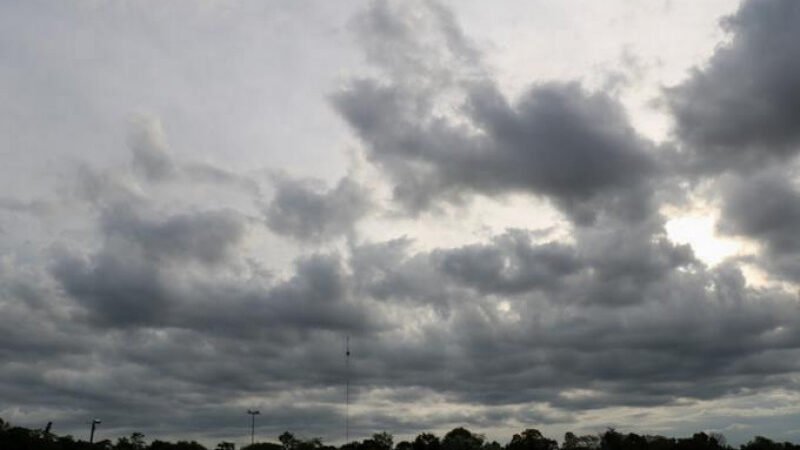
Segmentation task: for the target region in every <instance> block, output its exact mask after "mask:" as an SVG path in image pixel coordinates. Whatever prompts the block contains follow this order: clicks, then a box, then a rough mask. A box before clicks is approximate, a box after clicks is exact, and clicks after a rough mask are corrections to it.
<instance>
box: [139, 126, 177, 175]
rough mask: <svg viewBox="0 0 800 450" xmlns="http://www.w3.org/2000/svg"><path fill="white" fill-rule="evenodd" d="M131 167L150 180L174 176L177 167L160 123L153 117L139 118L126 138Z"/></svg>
mask: <svg viewBox="0 0 800 450" xmlns="http://www.w3.org/2000/svg"><path fill="white" fill-rule="evenodd" d="M128 146H129V147H130V149H131V153H132V154H133V160H132V164H133V168H134V170H136V171H137V172H139V173H141V174H142V175H143V176H144V177H145V178H147V179H148V180H151V181H164V180H168V179H170V178H172V177H174V176H175V175H176V174H177V171H178V168H177V167H176V165H175V162H174V161H173V159H172V157H171V156H170V154H169V149H168V148H167V144H166V141H165V137H164V133H163V130H162V129H161V124H160V123H159V122H158V121H157V120H155V119H149V120H148V119H145V118H142V119H140V120H139V123H138V124H137V126H135V127H134V128H133V130H132V131H131V134H130V136H129V138H128Z"/></svg>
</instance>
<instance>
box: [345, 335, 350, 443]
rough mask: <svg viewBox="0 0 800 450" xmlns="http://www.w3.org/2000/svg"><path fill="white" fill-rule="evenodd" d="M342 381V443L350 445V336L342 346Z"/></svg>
mask: <svg viewBox="0 0 800 450" xmlns="http://www.w3.org/2000/svg"><path fill="white" fill-rule="evenodd" d="M344 348H345V351H344V379H345V391H344V392H345V394H344V401H345V407H344V408H345V409H344V443H345V444H349V443H350V336H347V337H346V338H345V344H344Z"/></svg>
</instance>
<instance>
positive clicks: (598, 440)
mask: <svg viewBox="0 0 800 450" xmlns="http://www.w3.org/2000/svg"><path fill="white" fill-rule="evenodd" d="M0 449H2V450H209V449H208V448H207V447H205V446H203V445H201V444H199V443H197V442H195V441H178V442H166V441H161V440H154V441H152V442H149V443H148V442H147V441H146V440H145V436H144V435H143V434H142V433H133V434H131V435H130V436H127V437H121V438H118V439H117V440H116V442H112V441H110V440H108V439H105V440H102V441H99V442H95V443H89V442H87V441H83V440H77V439H75V438H74V437H72V436H69V435H66V436H58V435H55V434H53V433H51V432H50V431H49V430H33V429H28V428H24V427H19V426H12V425H11V424H9V423H8V422H5V421H3V419H0ZM214 450H236V445H235V444H234V443H231V442H220V443H219V444H217V446H216V447H215V448H214ZM240 450H736V449H735V448H734V447H732V446H730V445H728V444H727V442H726V441H725V438H724V436H722V435H720V434H716V433H711V434H706V433H702V432H701V433H696V434H694V435H693V436H692V437H689V438H668V437H664V436H653V435H644V436H643V435H638V434H635V433H627V434H625V433H621V432H619V431H617V430H615V429H608V430H607V431H605V432H604V433H600V434H596V435H595V434H591V435H583V436H577V435H575V434H573V433H569V432H568V433H566V434H565V435H564V439H563V440H562V442H561V444H560V445H559V443H558V442H556V441H555V440H553V439H550V438H547V437H545V436H544V435H542V433H540V432H539V430H536V429H532V428H530V429H527V430H524V431H522V432H520V433H519V434H515V435H514V436H513V437H512V438H511V440H510V441H509V442H507V443H506V444H500V443H499V442H497V441H488V440H487V439H486V438H485V437H484V436H483V435H481V434H477V433H473V432H471V431H469V430H467V429H466V428H462V427H459V428H455V429H453V430H451V431H449V432H448V433H446V434H445V435H444V436H443V437H441V438H440V437H439V436H436V435H435V434H433V433H421V434H420V435H418V436H417V437H416V438H415V439H414V440H412V441H401V442H398V443H397V444H395V442H394V439H393V437H392V435H391V434H389V433H386V432H382V433H376V434H373V435H372V437H370V438H368V439H364V440H362V441H353V442H349V443H347V444H344V445H341V446H339V447H336V446H332V445H327V444H324V443H323V442H322V440H321V439H319V438H311V439H301V438H298V437H295V436H294V435H293V434H292V433H289V432H288V431H287V432H285V433H283V434H281V435H280V436H279V437H278V442H259V443H255V444H252V445H246V446H244V447H241V448H240ZM738 450H800V445H795V444H793V443H790V442H775V441H773V440H771V439H768V438H766V437H763V436H757V437H755V438H754V439H752V440H751V441H750V442H748V443H746V444H743V445H741V446H740V447H739V449H738Z"/></svg>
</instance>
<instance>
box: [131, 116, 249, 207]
mask: <svg viewBox="0 0 800 450" xmlns="http://www.w3.org/2000/svg"><path fill="white" fill-rule="evenodd" d="M128 147H129V149H130V151H131V168H132V169H133V173H134V174H136V175H138V176H140V177H142V178H143V179H144V180H146V181H147V182H149V183H168V182H181V181H182V182H188V183H190V184H191V183H205V184H216V185H222V186H231V187H235V188H238V189H241V190H243V191H245V192H248V193H251V194H258V192H259V186H258V184H257V183H256V182H255V181H254V180H252V179H251V178H249V177H248V176H245V175H242V174H238V173H235V172H231V171H228V170H224V169H221V168H219V167H216V166H212V165H209V164H205V163H200V162H195V161H185V160H182V159H176V158H175V157H174V156H173V155H172V153H171V151H170V148H169V146H168V145H167V141H166V136H165V133H164V130H163V128H162V126H161V122H160V121H159V120H158V119H157V118H154V117H139V118H138V119H137V120H136V121H135V122H134V124H133V126H132V127H131V132H130V135H129V137H128Z"/></svg>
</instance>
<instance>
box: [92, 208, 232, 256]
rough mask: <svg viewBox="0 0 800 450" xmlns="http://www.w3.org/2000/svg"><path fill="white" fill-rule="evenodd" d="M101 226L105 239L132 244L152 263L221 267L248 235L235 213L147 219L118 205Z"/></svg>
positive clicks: (180, 215) (201, 213)
mask: <svg viewBox="0 0 800 450" xmlns="http://www.w3.org/2000/svg"><path fill="white" fill-rule="evenodd" d="M101 226H102V230H103V233H104V235H105V236H106V239H108V240H120V241H125V242H126V243H129V244H132V245H133V246H135V250H137V251H140V252H142V257H143V258H144V259H145V260H148V261H151V262H157V261H159V260H161V259H170V260H178V261H199V262H202V263H205V264H219V263H221V262H223V261H225V260H227V259H228V258H229V257H230V256H231V254H232V253H233V251H234V250H235V248H236V245H237V244H238V243H239V242H241V240H242V238H243V237H244V234H245V223H244V219H243V218H242V217H241V216H240V215H239V214H238V213H236V212H235V211H232V210H218V211H203V212H197V213H182V214H176V215H173V216H171V217H166V218H163V217H159V218H147V217H143V216H142V215H139V214H136V213H134V212H133V211H131V210H130V208H129V207H128V206H124V205H119V206H117V207H115V208H111V209H109V210H107V211H104V212H103V214H102V218H101Z"/></svg>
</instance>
